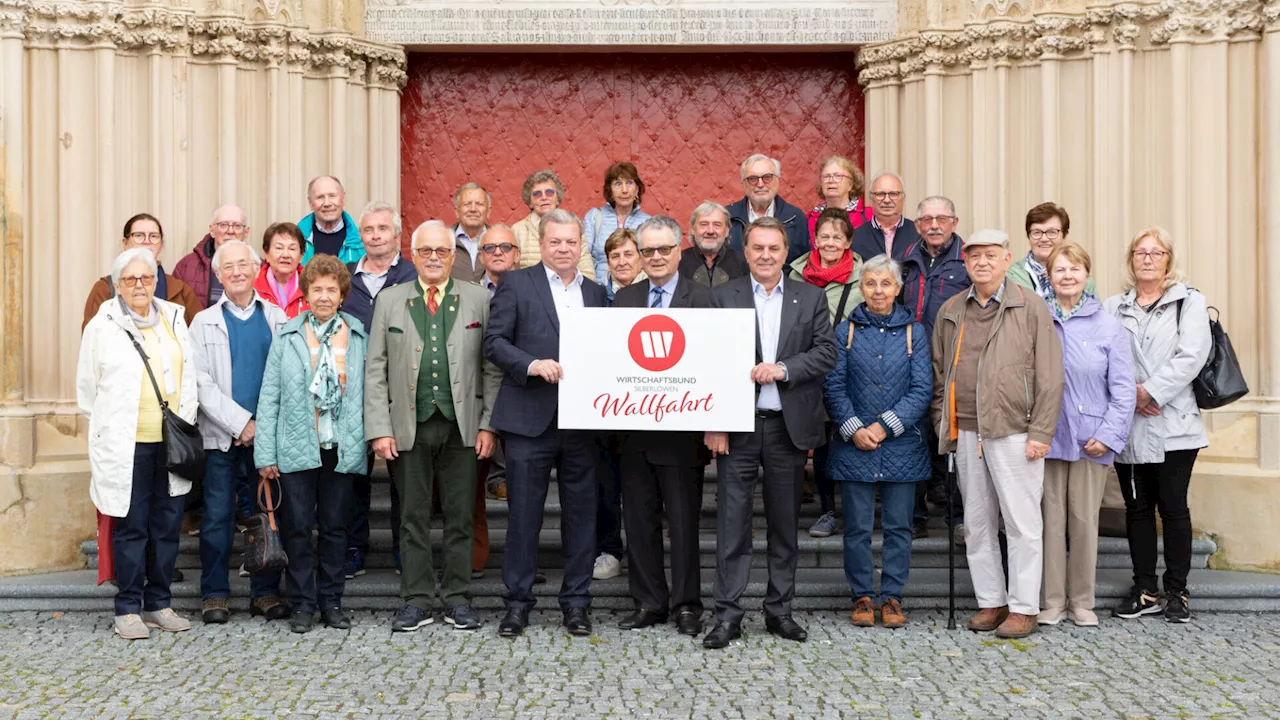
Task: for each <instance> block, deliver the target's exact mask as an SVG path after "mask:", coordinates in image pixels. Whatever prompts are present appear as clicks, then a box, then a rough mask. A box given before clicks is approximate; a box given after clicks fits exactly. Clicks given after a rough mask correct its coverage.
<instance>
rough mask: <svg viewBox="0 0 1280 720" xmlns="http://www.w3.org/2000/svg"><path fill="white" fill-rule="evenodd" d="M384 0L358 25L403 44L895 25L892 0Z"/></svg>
mask: <svg viewBox="0 0 1280 720" xmlns="http://www.w3.org/2000/svg"><path fill="white" fill-rule="evenodd" d="M383 2H384V3H386V4H379V3H378V2H377V1H376V0H375V1H374V2H370V3H368V4H367V5H366V6H365V32H366V34H367V35H368V37H369V38H370V39H372V40H378V41H382V42H390V43H399V44H402V45H446V46H447V45H566V46H568V45H577V46H584V45H585V46H593V45H640V46H647V45H654V46H681V45H791V46H803V45H857V44H863V43H871V42H883V41H886V40H892V39H893V37H894V35H895V32H896V30H897V3H896V2H895V1H894V0H853V1H851V2H842V3H838V4H829V3H826V4H824V3H821V2H819V3H812V4H811V3H808V2H803V1H799V2H797V1H790V0H778V1H777V2H776V3H771V4H761V3H738V4H730V3H724V2H714V3H710V2H689V1H686V2H681V0H646V1H645V2H643V3H641V0H580V1H579V2H564V0H561V2H559V3H555V4H545V3H543V4H533V3H524V2H510V1H506V2H504V1H503V0H480V1H478V2H466V1H464V0H452V1H449V0H444V1H441V2H435V1H430V0H417V1H416V2H408V3H404V2H401V3H399V4H390V3H389V2H388V1H387V0H383Z"/></svg>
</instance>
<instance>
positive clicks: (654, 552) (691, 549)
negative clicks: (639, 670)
mask: <svg viewBox="0 0 1280 720" xmlns="http://www.w3.org/2000/svg"><path fill="white" fill-rule="evenodd" d="M622 510H623V516H624V518H625V521H626V526H627V563H628V569H627V585H628V587H629V588H630V590H631V597H632V599H634V600H635V601H636V607H637V608H641V609H644V610H650V611H653V612H666V611H667V607H668V606H670V608H671V611H672V612H677V613H678V612H680V611H682V610H691V611H693V612H696V613H698V614H699V615H701V614H702V599H701V597H699V594H700V593H699V591H700V588H701V578H700V577H699V562H698V560H699V551H698V520H699V518H700V516H701V515H702V494H701V492H700V490H699V485H698V468H696V467H672V466H667V465H654V464H652V463H650V462H649V461H648V460H646V459H645V456H644V454H643V453H627V454H625V455H623V456H622ZM663 510H666V514H667V522H668V523H669V524H670V526H671V587H670V589H669V590H668V587H667V575H666V572H665V571H664V567H665V565H666V563H664V562H663V558H664V555H665V553H664V552H663V548H662V513H663Z"/></svg>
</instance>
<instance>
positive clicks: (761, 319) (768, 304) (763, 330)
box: [751, 277, 785, 410]
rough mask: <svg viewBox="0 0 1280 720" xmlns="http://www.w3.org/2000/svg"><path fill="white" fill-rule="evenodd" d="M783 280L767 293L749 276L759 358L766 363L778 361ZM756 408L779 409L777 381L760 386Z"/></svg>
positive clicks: (780, 403)
mask: <svg viewBox="0 0 1280 720" xmlns="http://www.w3.org/2000/svg"><path fill="white" fill-rule="evenodd" d="M783 284H784V283H783V282H782V280H781V279H779V280H778V284H777V285H776V286H775V287H774V288H773V292H772V293H769V292H767V291H766V290H765V289H764V286H763V285H761V284H760V283H758V282H756V279H755V278H754V277H752V278H751V296H752V299H754V300H755V304H756V325H757V326H758V327H759V329H760V355H761V360H762V361H763V362H767V363H776V362H778V337H779V336H780V335H781V332H782V303H783V302H785V300H784V299H783V297H782V287H783ZM756 409H757V410H781V409H782V396H781V395H779V394H778V383H776V382H772V383H769V384H768V385H761V386H760V395H759V396H758V397H757V398H756Z"/></svg>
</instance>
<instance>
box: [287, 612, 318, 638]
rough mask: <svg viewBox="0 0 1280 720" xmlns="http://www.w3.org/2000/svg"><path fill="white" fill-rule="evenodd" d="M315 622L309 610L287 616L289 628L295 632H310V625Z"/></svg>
mask: <svg viewBox="0 0 1280 720" xmlns="http://www.w3.org/2000/svg"><path fill="white" fill-rule="evenodd" d="M313 622H315V617H314V616H313V615H312V614H311V613H309V612H297V613H294V614H293V617H291V618H289V629H290V630H292V631H294V632H296V633H309V632H311V625H312V623H313Z"/></svg>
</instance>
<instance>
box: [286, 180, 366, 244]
mask: <svg viewBox="0 0 1280 720" xmlns="http://www.w3.org/2000/svg"><path fill="white" fill-rule="evenodd" d="M307 204H308V205H310V206H311V214H310V215H307V216H306V217H304V218H302V219H301V220H299V221H298V229H299V230H301V231H302V237H303V239H304V241H305V244H306V247H305V248H303V249H302V263H301V264H302V265H306V264H307V262H309V261H310V260H311V256H312V255H315V254H316V253H324V254H326V255H334V256H336V257H337V258H338V259H339V260H341V261H342V262H344V263H351V262H355V261H356V260H359V259H360V256H362V255H364V243H363V242H362V241H361V239H360V230H359V228H357V227H356V221H355V220H353V219H351V216H350V215H348V214H347V211H346V209H345V208H346V206H347V191H346V189H344V188H343V187H342V183H341V182H340V181H339V180H338V178H336V177H333V176H331V175H321V176H320V177H317V178H315V179H313V180H312V181H311V182H310V183H307Z"/></svg>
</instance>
